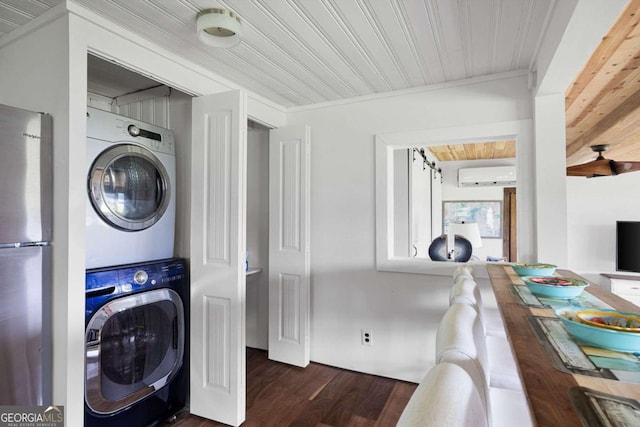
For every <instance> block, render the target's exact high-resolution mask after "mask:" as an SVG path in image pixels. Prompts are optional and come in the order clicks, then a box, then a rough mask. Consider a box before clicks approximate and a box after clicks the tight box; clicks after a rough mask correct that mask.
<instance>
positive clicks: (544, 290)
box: [522, 276, 589, 299]
mask: <svg viewBox="0 0 640 427" xmlns="http://www.w3.org/2000/svg"><path fill="white" fill-rule="evenodd" d="M522 281H523V282H524V284H525V285H527V288H529V290H530V291H531V293H532V294H534V295H537V296H540V297H547V298H559V299H571V298H575V297H577V296H578V295H580V294H581V293H582V291H584V288H586V287H587V286H589V283H588V282H585V281H584V280H579V279H573V278H570V277H559V276H525V277H522Z"/></svg>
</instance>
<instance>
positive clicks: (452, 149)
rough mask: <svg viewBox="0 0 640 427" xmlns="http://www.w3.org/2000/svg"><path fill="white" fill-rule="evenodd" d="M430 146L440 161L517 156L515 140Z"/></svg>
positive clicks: (430, 149)
mask: <svg viewBox="0 0 640 427" xmlns="http://www.w3.org/2000/svg"><path fill="white" fill-rule="evenodd" d="M428 148H429V151H431V153H432V154H433V155H434V157H435V158H436V160H438V161H440V162H447V161H453V160H455V161H462V160H483V159H509V158H514V157H516V142H515V141H487V142H478V143H473V144H458V145H438V146H435V147H428Z"/></svg>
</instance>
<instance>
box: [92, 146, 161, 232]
mask: <svg viewBox="0 0 640 427" xmlns="http://www.w3.org/2000/svg"><path fill="white" fill-rule="evenodd" d="M88 181H89V182H88V183H89V198H90V199H91V204H92V205H93V208H94V209H95V210H96V212H97V213H98V215H99V216H100V217H101V218H102V219H103V220H104V221H106V222H107V223H108V224H110V225H112V226H114V227H116V228H118V229H121V230H125V231H139V230H144V229H145V228H149V227H151V226H152V225H153V224H155V223H156V222H158V221H159V220H160V218H162V215H163V214H164V213H165V211H166V210H167V206H168V205H169V201H170V197H171V188H170V184H169V176H168V174H167V170H166V169H165V167H164V166H163V165H162V162H161V161H160V160H159V159H158V158H157V157H156V156H155V155H154V154H153V153H152V152H151V151H149V150H147V149H145V148H143V147H140V146H137V145H133V144H120V145H116V146H114V147H111V148H108V149H106V150H104V151H103V152H102V153H100V155H98V157H97V158H96V160H95V161H94V162H93V165H92V166H91V170H90V171H89V179H88Z"/></svg>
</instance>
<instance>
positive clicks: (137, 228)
mask: <svg viewBox="0 0 640 427" xmlns="http://www.w3.org/2000/svg"><path fill="white" fill-rule="evenodd" d="M175 178H176V157H175V141H174V136H173V132H171V131H170V130H168V129H164V128H161V127H158V126H154V125H151V124H148V123H144V122H141V121H138V120H134V119H130V118H128V117H123V116H119V115H117V114H113V113H110V112H107V111H102V110H98V109H95V108H91V107H88V108H87V195H88V200H87V203H86V218H87V221H86V225H87V230H86V268H87V269H89V268H99V267H110V266H116V265H122V264H130V263H134V262H144V261H154V260H160V259H164V258H171V257H173V244H174V236H175V209H176V207H175V206H176V204H175Z"/></svg>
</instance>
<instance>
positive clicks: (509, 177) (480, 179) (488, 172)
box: [458, 166, 516, 187]
mask: <svg viewBox="0 0 640 427" xmlns="http://www.w3.org/2000/svg"><path fill="white" fill-rule="evenodd" d="M512 185H516V167H515V166H492V167H485V168H468V169H458V187H489V186H495V187H507V186H512Z"/></svg>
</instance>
